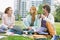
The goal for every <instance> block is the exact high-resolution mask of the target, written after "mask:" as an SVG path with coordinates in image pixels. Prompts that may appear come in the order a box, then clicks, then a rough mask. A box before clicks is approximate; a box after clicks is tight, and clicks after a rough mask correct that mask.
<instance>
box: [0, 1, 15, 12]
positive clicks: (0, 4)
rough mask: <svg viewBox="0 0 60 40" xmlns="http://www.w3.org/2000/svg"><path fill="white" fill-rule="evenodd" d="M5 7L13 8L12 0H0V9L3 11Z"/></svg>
mask: <svg viewBox="0 0 60 40" xmlns="http://www.w3.org/2000/svg"><path fill="white" fill-rule="evenodd" d="M7 7H12V8H13V9H14V0H0V11H1V12H4V10H5V8H7Z"/></svg>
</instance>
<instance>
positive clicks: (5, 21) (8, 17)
mask: <svg viewBox="0 0 60 40" xmlns="http://www.w3.org/2000/svg"><path fill="white" fill-rule="evenodd" d="M12 13H13V12H12V8H11V7H7V8H6V9H5V13H4V14H3V16H2V26H1V29H8V28H13V26H14V23H15V16H14V15H13V14H12Z"/></svg>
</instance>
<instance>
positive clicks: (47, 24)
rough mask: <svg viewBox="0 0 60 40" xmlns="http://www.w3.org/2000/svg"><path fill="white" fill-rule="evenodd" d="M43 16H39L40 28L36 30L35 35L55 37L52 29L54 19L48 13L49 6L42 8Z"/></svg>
mask: <svg viewBox="0 0 60 40" xmlns="http://www.w3.org/2000/svg"><path fill="white" fill-rule="evenodd" d="M43 12H44V14H41V20H40V21H41V27H40V28H38V29H37V33H39V34H45V33H47V34H50V35H51V36H53V35H55V29H54V17H53V15H52V14H51V13H50V6H49V5H44V6H43Z"/></svg>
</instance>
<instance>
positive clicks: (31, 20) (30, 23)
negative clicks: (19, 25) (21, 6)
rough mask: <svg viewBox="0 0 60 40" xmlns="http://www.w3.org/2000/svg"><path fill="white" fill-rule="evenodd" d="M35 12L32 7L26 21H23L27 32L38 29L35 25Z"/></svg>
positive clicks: (34, 8)
mask: <svg viewBox="0 0 60 40" xmlns="http://www.w3.org/2000/svg"><path fill="white" fill-rule="evenodd" d="M36 14H37V10H36V7H35V6H32V7H31V8H30V14H29V15H28V16H27V17H26V20H24V23H25V25H26V28H27V29H28V30H32V29H33V30H34V31H35V30H36V28H38V24H37V15H36Z"/></svg>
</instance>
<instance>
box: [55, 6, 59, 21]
mask: <svg viewBox="0 0 60 40" xmlns="http://www.w3.org/2000/svg"><path fill="white" fill-rule="evenodd" d="M55 21H56V22H60V6H57V8H56V15H55Z"/></svg>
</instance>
